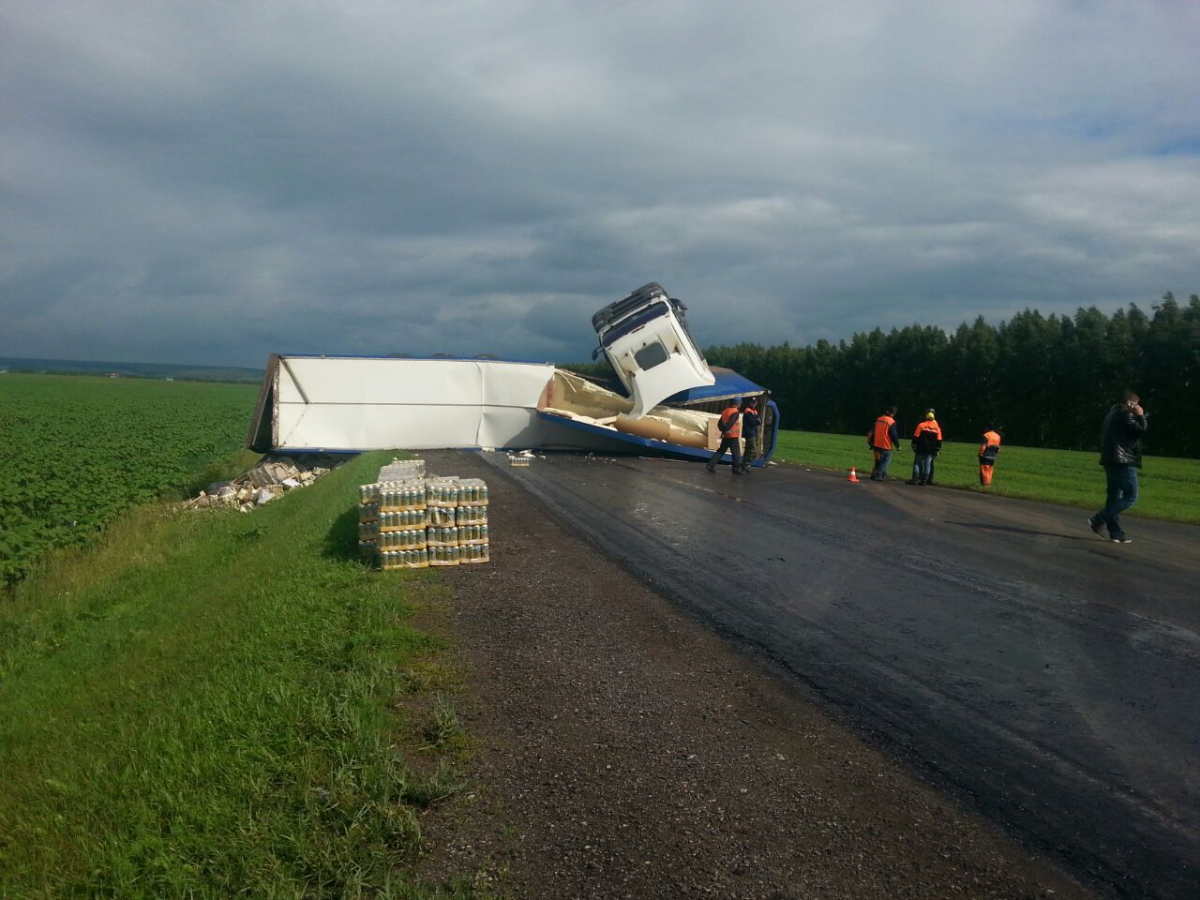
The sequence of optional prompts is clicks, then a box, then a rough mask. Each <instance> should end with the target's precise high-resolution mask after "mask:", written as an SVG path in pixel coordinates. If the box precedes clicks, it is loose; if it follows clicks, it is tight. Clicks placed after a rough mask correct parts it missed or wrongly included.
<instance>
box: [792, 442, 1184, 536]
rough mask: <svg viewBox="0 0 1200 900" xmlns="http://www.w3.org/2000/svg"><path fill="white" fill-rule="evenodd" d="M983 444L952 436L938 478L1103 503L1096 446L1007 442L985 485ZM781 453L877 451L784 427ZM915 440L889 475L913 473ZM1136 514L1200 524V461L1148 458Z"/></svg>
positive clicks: (825, 459)
mask: <svg viewBox="0 0 1200 900" xmlns="http://www.w3.org/2000/svg"><path fill="white" fill-rule="evenodd" d="M978 451H979V445H978V444H975V443H972V444H955V443H947V444H946V445H945V446H944V448H943V449H942V453H941V455H940V456H938V458H937V462H936V480H937V482H938V483H939V484H942V485H946V486H948V487H957V488H965V489H968V490H974V491H983V490H986V491H987V492H988V493H990V494H1001V495H1003V496H1006V497H1022V498H1024V499H1027V500H1042V501H1046V502H1050V503H1061V504H1063V505H1065V506H1078V507H1081V508H1083V509H1093V510H1094V509H1096V508H1098V507H1100V506H1103V505H1104V470H1103V469H1101V468H1100V466H1099V465H1097V460H1098V458H1099V457H1098V456H1097V454H1095V453H1085V452H1079V451H1074V450H1037V449H1034V448H1031V447H1009V446H1005V447H1003V448H1002V449H1001V452H1000V457H999V459H998V460H997V462H996V472H995V480H994V482H993V484H992V486H991V487H989V488H986V489H985V488H981V487H980V486H979V464H978V460H977V455H978ZM774 458H775V459H776V460H779V461H781V462H793V463H803V464H805V465H811V466H818V467H823V468H829V469H844V470H847V471H848V470H849V469H850V467H851V466H857V467H858V470H859V472H860V473H863V474H868V473H870V471H871V466H872V458H871V451H870V449H869V448H868V447H867V445H866V440H865V439H864V438H863V437H861V436H859V435H846V434H816V433H812V432H807V431H804V432H802V431H781V432H779V443H778V444H777V446H776V450H775V456H774ZM912 460H913V456H912V453H911V452H910V451H909V449H908V445H907V444H905V445H903V448H902V450H901V451H900V452H899V453H897V454H895V455H894V456H893V457H892V465H891V469H890V473H889V474H890V475H891V476H892V477H893V478H896V477H900V478H909V477H910V476H911V473H912ZM1139 494H1140V496H1139V499H1138V503H1137V506H1136V507H1135V508H1134V510H1133V514H1135V515H1138V516H1144V517H1149V518H1155V519H1170V520H1172V521H1175V522H1191V523H1194V524H1200V460H1191V459H1167V458H1164V457H1154V456H1151V457H1147V458H1146V460H1145V467H1144V468H1143V469H1142V471H1141V478H1140V484H1139Z"/></svg>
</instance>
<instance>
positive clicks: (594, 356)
mask: <svg viewBox="0 0 1200 900" xmlns="http://www.w3.org/2000/svg"><path fill="white" fill-rule="evenodd" d="M599 355H600V348H599V347H596V348H595V349H594V350H592V362H595V361H596V358H597V357H598V356H599Z"/></svg>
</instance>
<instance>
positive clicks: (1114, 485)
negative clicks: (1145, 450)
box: [1092, 465, 1138, 538]
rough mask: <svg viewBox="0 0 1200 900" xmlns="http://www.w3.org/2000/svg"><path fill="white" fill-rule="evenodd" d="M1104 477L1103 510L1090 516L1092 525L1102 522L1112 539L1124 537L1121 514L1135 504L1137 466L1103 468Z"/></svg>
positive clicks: (1107, 466)
mask: <svg viewBox="0 0 1200 900" xmlns="http://www.w3.org/2000/svg"><path fill="white" fill-rule="evenodd" d="M1104 476H1105V481H1106V483H1107V484H1106V486H1107V488H1108V491H1107V495H1106V496H1105V499H1104V509H1102V510H1100V511H1099V512H1098V513H1096V514H1095V515H1094V516H1092V524H1093V525H1098V524H1099V523H1101V522H1103V523H1104V524H1105V525H1107V526H1108V535H1109V537H1113V538H1123V537H1125V532H1124V531H1123V530H1122V529H1121V513H1123V512H1125V510H1127V509H1129V507H1131V506H1133V504H1135V503H1137V498H1138V474H1137V466H1109V465H1106V466H1105V467H1104Z"/></svg>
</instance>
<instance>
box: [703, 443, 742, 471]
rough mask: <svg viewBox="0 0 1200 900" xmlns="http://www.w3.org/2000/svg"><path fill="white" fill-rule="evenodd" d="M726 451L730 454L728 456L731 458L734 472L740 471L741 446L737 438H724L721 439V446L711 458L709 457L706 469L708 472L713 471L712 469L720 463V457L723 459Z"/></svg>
mask: <svg viewBox="0 0 1200 900" xmlns="http://www.w3.org/2000/svg"><path fill="white" fill-rule="evenodd" d="M726 450H728V451H729V452H730V454H731V455H732V456H733V469H734V471H735V472H736V471H737V470H739V469H741V467H742V445H741V443H739V441H738V439H737V438H731V437H724V438H721V446H720V447H718V448H717V452H716V453H714V454H713V455H712V456H711V457H709V460H708V468H709V470H710V471H711V470H712V469H713V467H715V466H716V464H717V463H719V462H720V461H721V457H723V456H724V455H725V451H726Z"/></svg>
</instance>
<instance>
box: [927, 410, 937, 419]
mask: <svg viewBox="0 0 1200 900" xmlns="http://www.w3.org/2000/svg"><path fill="white" fill-rule="evenodd" d="M925 418H927V419H932V418H935V416H934V415H933V410H932V409H931V410H930V411H929V412H927V413H925Z"/></svg>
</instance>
